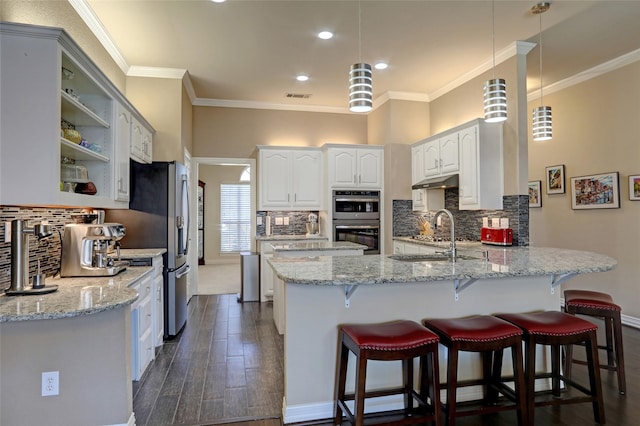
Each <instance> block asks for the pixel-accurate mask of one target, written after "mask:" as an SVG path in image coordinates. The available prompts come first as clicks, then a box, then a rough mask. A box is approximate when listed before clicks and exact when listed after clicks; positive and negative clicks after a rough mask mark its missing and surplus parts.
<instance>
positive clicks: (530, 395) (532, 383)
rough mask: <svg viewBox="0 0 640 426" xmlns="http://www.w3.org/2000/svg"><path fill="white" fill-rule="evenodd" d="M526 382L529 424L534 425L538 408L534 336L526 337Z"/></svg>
mask: <svg viewBox="0 0 640 426" xmlns="http://www.w3.org/2000/svg"><path fill="white" fill-rule="evenodd" d="M524 348H525V356H524V363H525V367H524V380H525V384H526V386H527V392H526V395H527V410H526V412H527V417H528V421H527V424H529V425H533V424H534V423H533V419H534V410H535V408H536V393H535V389H536V342H535V340H534V339H533V337H532V336H526V337H525V345H524Z"/></svg>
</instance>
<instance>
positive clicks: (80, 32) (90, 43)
mask: <svg viewBox="0 0 640 426" xmlns="http://www.w3.org/2000/svg"><path fill="white" fill-rule="evenodd" d="M0 20H3V21H10V22H18V23H23V24H32V25H44V26H48V27H58V28H64V29H65V31H66V32H67V33H69V35H70V36H71V38H72V39H73V40H74V41H75V42H76V43H77V44H78V45H79V46H80V48H81V49H82V50H83V51H84V52H85V53H86V54H87V55H88V56H89V57H90V58H91V59H92V60H93V62H95V63H96V65H97V66H98V68H100V69H101V70H102V72H103V73H104V74H105V75H106V76H107V77H108V78H109V80H111V82H112V83H113V84H114V85H115V86H116V87H117V88H118V89H119V90H120V91H121V92H122V93H125V87H126V80H125V75H124V73H123V72H122V70H121V69H120V68H119V67H118V65H117V64H116V63H115V61H114V60H113V59H112V58H111V56H110V55H109V54H108V53H107V51H106V50H105V49H104V48H103V47H102V44H100V42H99V41H98V39H97V38H96V37H95V36H94V35H93V33H92V32H91V30H90V29H89V28H88V27H87V26H86V25H85V23H84V21H83V20H82V19H81V18H80V16H79V15H78V14H77V13H76V11H75V9H74V8H73V7H71V5H70V4H69V2H68V1H67V0H42V1H37V0H33V1H32V0H29V1H26V0H1V1H0Z"/></svg>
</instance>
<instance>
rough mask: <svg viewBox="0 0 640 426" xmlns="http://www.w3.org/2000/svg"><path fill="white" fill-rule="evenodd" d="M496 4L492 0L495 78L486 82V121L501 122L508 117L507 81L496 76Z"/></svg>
mask: <svg viewBox="0 0 640 426" xmlns="http://www.w3.org/2000/svg"><path fill="white" fill-rule="evenodd" d="M495 30H496V24H495V5H494V1H493V0H492V1H491V35H492V42H493V78H492V79H490V80H487V81H486V82H485V83H484V121H486V122H487V123H500V122H502V121H505V120H506V119H507V83H506V81H505V80H504V79H502V78H496V35H495Z"/></svg>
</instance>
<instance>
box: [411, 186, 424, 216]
mask: <svg viewBox="0 0 640 426" xmlns="http://www.w3.org/2000/svg"><path fill="white" fill-rule="evenodd" d="M411 198H412V200H413V204H412V205H413V211H415V212H421V211H424V210H426V207H427V206H426V205H425V190H424V189H414V190H412V191H411Z"/></svg>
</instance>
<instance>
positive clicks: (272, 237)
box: [256, 234, 329, 241]
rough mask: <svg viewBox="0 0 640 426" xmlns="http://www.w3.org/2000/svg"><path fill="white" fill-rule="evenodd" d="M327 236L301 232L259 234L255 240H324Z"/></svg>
mask: <svg viewBox="0 0 640 426" xmlns="http://www.w3.org/2000/svg"><path fill="white" fill-rule="evenodd" d="M328 239H329V238H328V237H324V236H322V235H309V236H307V235H306V234H301V235H270V236H266V235H259V236H257V237H256V241H294V240H306V241H313V240H319V241H322V240H324V241H326V240H328Z"/></svg>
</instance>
